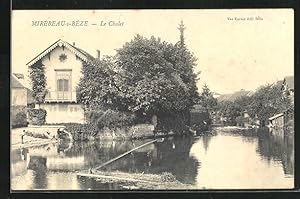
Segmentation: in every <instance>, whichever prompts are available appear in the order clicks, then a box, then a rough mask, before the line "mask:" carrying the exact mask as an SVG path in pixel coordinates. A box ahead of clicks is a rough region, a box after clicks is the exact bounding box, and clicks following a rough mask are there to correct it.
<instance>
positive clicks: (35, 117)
mask: <svg viewBox="0 0 300 199" xmlns="http://www.w3.org/2000/svg"><path fill="white" fill-rule="evenodd" d="M27 112H28V122H29V124H33V125H43V124H45V121H46V115H47V111H46V110H45V109H33V108H31V109H28V110H27Z"/></svg>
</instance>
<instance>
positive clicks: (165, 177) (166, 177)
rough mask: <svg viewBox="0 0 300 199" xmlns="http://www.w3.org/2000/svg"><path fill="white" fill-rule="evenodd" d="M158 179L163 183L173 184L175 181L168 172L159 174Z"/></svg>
mask: <svg viewBox="0 0 300 199" xmlns="http://www.w3.org/2000/svg"><path fill="white" fill-rule="evenodd" d="M160 179H161V181H163V182H175V181H176V177H175V176H174V175H173V174H172V173H169V172H163V173H162V174H161V177H160Z"/></svg>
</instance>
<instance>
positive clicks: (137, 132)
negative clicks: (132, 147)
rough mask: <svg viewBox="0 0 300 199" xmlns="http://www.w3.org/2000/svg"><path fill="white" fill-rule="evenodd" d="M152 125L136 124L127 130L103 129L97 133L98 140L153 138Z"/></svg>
mask: <svg viewBox="0 0 300 199" xmlns="http://www.w3.org/2000/svg"><path fill="white" fill-rule="evenodd" d="M153 131H154V125H152V124H138V125H134V126H132V127H127V128H125V127H124V128H116V129H114V130H113V129H108V128H104V129H103V130H101V131H100V132H99V133H98V137H97V138H98V139H100V140H129V139H141V138H148V137H153V136H154V134H153Z"/></svg>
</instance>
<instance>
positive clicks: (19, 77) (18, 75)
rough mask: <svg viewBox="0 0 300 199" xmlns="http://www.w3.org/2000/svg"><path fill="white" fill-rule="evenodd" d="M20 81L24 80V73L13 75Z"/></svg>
mask: <svg viewBox="0 0 300 199" xmlns="http://www.w3.org/2000/svg"><path fill="white" fill-rule="evenodd" d="M13 74H14V75H15V76H16V77H17V78H18V79H24V74H22V73H13Z"/></svg>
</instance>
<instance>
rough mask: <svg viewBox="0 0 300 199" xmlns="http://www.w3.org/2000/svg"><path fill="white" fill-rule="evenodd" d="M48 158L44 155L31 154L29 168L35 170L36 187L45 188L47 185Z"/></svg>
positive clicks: (34, 180) (34, 181)
mask: <svg viewBox="0 0 300 199" xmlns="http://www.w3.org/2000/svg"><path fill="white" fill-rule="evenodd" d="M46 164H47V158H46V157H42V156H30V160H29V163H28V169H29V170H33V184H34V185H35V187H33V188H34V189H45V188H46V187H47V184H48V182H47V166H46Z"/></svg>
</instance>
